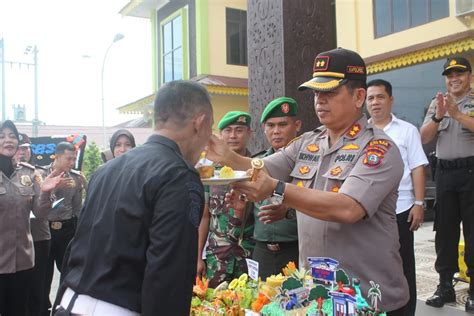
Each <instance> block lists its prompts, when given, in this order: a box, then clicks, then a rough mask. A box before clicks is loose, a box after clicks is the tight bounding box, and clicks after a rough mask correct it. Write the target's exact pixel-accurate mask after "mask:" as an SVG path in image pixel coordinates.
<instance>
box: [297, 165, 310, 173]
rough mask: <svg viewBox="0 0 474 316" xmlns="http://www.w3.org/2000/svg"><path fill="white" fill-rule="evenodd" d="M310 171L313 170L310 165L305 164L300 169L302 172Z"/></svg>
mask: <svg viewBox="0 0 474 316" xmlns="http://www.w3.org/2000/svg"><path fill="white" fill-rule="evenodd" d="M310 171H311V169H310V168H309V167H308V166H303V167H300V169H299V172H300V173H301V174H307V173H308V172H310Z"/></svg>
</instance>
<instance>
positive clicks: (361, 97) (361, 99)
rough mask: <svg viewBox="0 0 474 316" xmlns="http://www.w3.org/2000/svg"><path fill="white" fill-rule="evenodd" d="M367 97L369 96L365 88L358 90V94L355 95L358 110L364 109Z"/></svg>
mask: <svg viewBox="0 0 474 316" xmlns="http://www.w3.org/2000/svg"><path fill="white" fill-rule="evenodd" d="M366 96H367V91H366V90H365V89H364V88H358V89H357V92H356V93H355V97H356V101H357V108H358V109H361V108H363V107H364V104H365V98H366Z"/></svg>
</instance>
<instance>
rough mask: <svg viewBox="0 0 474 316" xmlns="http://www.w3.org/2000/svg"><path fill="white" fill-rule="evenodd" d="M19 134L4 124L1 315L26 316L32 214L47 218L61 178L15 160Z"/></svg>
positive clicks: (0, 136) (0, 150)
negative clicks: (52, 197) (52, 193)
mask: <svg viewBox="0 0 474 316" xmlns="http://www.w3.org/2000/svg"><path fill="white" fill-rule="evenodd" d="M18 139H19V134H18V130H17V128H16V126H15V124H13V122H12V121H9V120H7V121H4V122H0V315H2V316H9V315H15V316H17V315H18V316H23V315H26V307H27V304H26V303H27V301H28V294H29V286H28V284H30V283H31V280H30V277H31V271H32V268H33V265H34V250H33V242H32V238H31V233H30V224H29V223H30V211H33V213H34V214H35V216H36V217H45V216H46V215H47V214H48V212H49V210H50V209H51V198H50V192H51V191H52V190H54V189H55V188H56V187H57V186H58V185H59V184H60V183H62V182H63V180H61V176H62V175H61V174H59V175H58V174H51V175H49V176H48V177H47V178H45V179H44V180H42V177H41V175H40V174H39V173H38V172H37V171H35V168H34V167H33V166H31V165H29V164H27V163H24V162H21V163H19V164H18V165H15V164H14V162H13V160H12V158H13V156H14V155H15V153H16V151H17V150H18Z"/></svg>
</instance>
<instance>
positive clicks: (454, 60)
mask: <svg viewBox="0 0 474 316" xmlns="http://www.w3.org/2000/svg"><path fill="white" fill-rule="evenodd" d="M456 64H457V61H456V59H453V60H451V61H450V62H449V65H450V66H454V65H456Z"/></svg>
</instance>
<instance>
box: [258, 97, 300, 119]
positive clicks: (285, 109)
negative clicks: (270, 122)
mask: <svg viewBox="0 0 474 316" xmlns="http://www.w3.org/2000/svg"><path fill="white" fill-rule="evenodd" d="M297 112H298V104H297V103H296V101H295V100H294V99H292V98H288V97H281V98H276V99H275V100H273V101H272V102H270V103H268V105H267V106H266V107H265V109H264V110H263V113H262V117H261V118H260V123H264V122H265V121H266V120H267V119H269V118H271V117H283V116H296V114H297Z"/></svg>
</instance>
